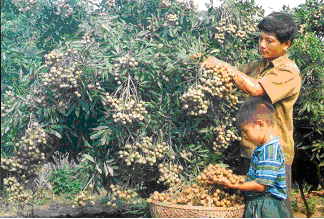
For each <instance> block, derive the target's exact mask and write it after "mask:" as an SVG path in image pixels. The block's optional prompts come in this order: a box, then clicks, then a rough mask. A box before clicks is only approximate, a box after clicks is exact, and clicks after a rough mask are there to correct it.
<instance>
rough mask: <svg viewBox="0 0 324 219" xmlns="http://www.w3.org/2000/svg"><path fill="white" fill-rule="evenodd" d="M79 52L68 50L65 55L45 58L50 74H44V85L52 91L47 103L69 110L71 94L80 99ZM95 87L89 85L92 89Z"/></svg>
mask: <svg viewBox="0 0 324 219" xmlns="http://www.w3.org/2000/svg"><path fill="white" fill-rule="evenodd" d="M77 54H78V52H77V51H73V50H71V49H67V51H66V52H65V53H56V52H51V53H49V54H46V55H45V56H44V58H45V67H50V70H49V72H47V73H45V74H43V75H42V76H43V80H42V83H43V85H44V86H47V87H48V88H49V89H50V90H51V95H52V96H48V97H46V99H47V100H46V101H45V102H53V103H54V104H55V105H56V107H58V108H60V109H63V110H67V109H68V105H69V102H70V101H71V93H74V94H75V96H76V97H78V98H80V97H81V93H80V92H79V91H78V90H77V88H78V80H79V78H80V76H81V73H82V72H81V71H77V68H78V62H77V61H76V60H77V57H76V55H77ZM93 87H94V85H92V84H89V85H88V88H89V89H92V88H93Z"/></svg>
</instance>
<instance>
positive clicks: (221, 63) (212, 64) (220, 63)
mask: <svg viewBox="0 0 324 219" xmlns="http://www.w3.org/2000/svg"><path fill="white" fill-rule="evenodd" d="M217 65H218V66H227V67H232V66H231V65H230V64H228V63H227V62H224V61H222V60H219V59H217V58H215V57H213V56H209V57H208V58H207V60H206V61H204V62H203V63H202V64H201V67H202V68H203V67H205V68H207V69H211V68H214V67H215V66H217Z"/></svg>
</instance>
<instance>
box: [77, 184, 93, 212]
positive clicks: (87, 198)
mask: <svg viewBox="0 0 324 219" xmlns="http://www.w3.org/2000/svg"><path fill="white" fill-rule="evenodd" d="M92 188H93V185H89V187H88V189H87V190H82V191H80V192H79V193H78V194H76V195H75V198H74V202H73V205H72V208H75V207H77V206H83V207H84V206H86V203H87V202H88V203H89V202H90V204H91V205H94V204H95V202H94V201H93V200H94V198H95V197H94V196H93V195H91V193H92Z"/></svg>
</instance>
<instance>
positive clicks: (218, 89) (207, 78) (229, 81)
mask: <svg viewBox="0 0 324 219" xmlns="http://www.w3.org/2000/svg"><path fill="white" fill-rule="evenodd" d="M200 81H201V82H202V83H203V85H202V87H201V89H202V90H203V91H205V92H206V93H207V94H210V95H211V96H217V97H218V98H220V99H221V98H223V97H224V96H225V95H227V96H229V97H230V98H231V99H234V100H238V98H237V97H236V96H234V95H229V92H231V91H232V90H233V85H234V83H233V74H232V72H230V71H229V69H228V67H226V66H215V67H214V68H213V69H210V70H207V69H203V71H202V73H201V77H200Z"/></svg>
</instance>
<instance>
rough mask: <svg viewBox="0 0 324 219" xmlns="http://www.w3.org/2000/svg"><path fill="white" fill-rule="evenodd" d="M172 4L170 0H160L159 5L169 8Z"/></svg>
mask: <svg viewBox="0 0 324 219" xmlns="http://www.w3.org/2000/svg"><path fill="white" fill-rule="evenodd" d="M170 6H171V2H170V1H168V0H160V2H159V7H160V8H169V7H170Z"/></svg>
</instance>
